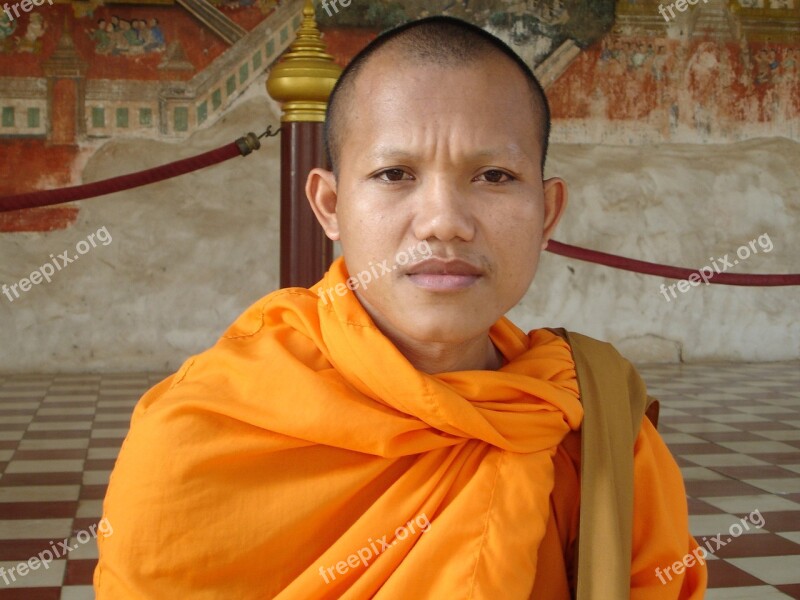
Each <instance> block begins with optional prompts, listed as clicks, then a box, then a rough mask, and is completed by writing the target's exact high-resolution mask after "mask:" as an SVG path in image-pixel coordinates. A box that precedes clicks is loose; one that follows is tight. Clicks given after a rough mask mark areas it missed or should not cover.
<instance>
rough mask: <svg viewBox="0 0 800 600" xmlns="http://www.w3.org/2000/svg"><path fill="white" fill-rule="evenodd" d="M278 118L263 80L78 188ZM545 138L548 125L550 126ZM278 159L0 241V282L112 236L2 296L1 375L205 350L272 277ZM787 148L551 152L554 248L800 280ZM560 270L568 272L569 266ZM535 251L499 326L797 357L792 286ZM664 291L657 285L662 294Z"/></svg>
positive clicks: (791, 149) (681, 351) (639, 347)
mask: <svg viewBox="0 0 800 600" xmlns="http://www.w3.org/2000/svg"><path fill="white" fill-rule="evenodd" d="M278 119H279V113H278V110H277V108H276V106H275V105H274V103H272V102H271V101H270V100H269V99H268V98H267V97H266V92H265V91H264V87H263V84H262V83H261V82H259V83H257V84H256V85H255V86H254V87H253V88H252V89H251V92H250V93H248V94H247V95H246V97H244V98H242V99H241V100H240V101H238V102H237V103H236V104H235V105H234V106H233V107H232V108H231V109H230V110H229V112H228V113H227V114H226V116H225V117H224V118H223V119H222V120H220V121H219V122H217V123H216V124H215V125H214V126H213V128H211V129H208V130H204V131H201V132H198V133H196V134H195V135H193V136H192V138H191V139H190V140H189V141H188V142H186V143H184V144H179V145H172V144H167V143H163V142H155V141H146V140H128V141H110V142H109V143H107V144H106V145H105V146H103V147H102V148H101V149H100V150H99V151H98V152H97V153H96V154H95V155H94V156H93V157H92V158H91V159H90V160H89V162H88V164H87V167H86V169H85V171H84V181H85V182H86V181H96V180H99V179H103V178H106V177H111V176H114V175H118V174H120V173H124V172H131V171H133V170H138V169H144V168H147V167H152V166H156V165H160V164H163V163H166V162H169V161H172V160H176V159H179V158H183V157H186V156H190V155H194V154H197V153H200V152H203V151H206V150H209V149H212V148H216V147H218V146H220V145H222V144H225V143H227V142H230V141H232V140H234V139H236V138H237V137H239V136H240V135H242V134H244V133H246V132H247V131H251V130H252V131H256V132H258V133H260V132H261V131H262V130H263V129H265V126H266V124H268V123H277V122H278ZM556 126H557V125H556ZM278 160H279V148H278V142H277V141H276V140H273V141H270V142H267V143H266V144H265V146H264V147H263V148H262V149H261V150H260V151H258V152H256V153H254V154H253V155H251V156H249V157H247V158H235V159H232V160H231V161H229V162H227V163H225V164H223V165H219V166H216V167H213V168H210V169H207V170H205V171H201V172H197V173H194V174H190V175H186V176H183V177H181V178H178V179H173V180H170V181H166V182H163V183H159V184H155V185H152V186H149V187H146V188H140V189H138V190H133V191H130V192H125V193H119V194H116V195H114V196H109V197H105V198H100V199H94V200H91V201H85V202H83V203H82V205H81V207H82V208H81V211H80V215H79V218H78V222H77V223H76V224H75V225H74V226H72V227H70V228H68V229H66V230H60V231H54V232H51V233H46V234H42V233H4V234H2V235H0V282H5V283H7V284H10V283H14V282H17V281H19V280H20V279H21V278H23V277H27V276H28V275H29V274H30V273H31V272H32V271H33V270H35V269H37V268H38V267H39V266H40V265H42V264H44V263H45V262H48V261H49V260H50V259H49V255H50V254H51V253H52V254H54V255H56V254H60V253H61V252H63V251H64V250H67V249H70V253H71V254H74V251H72V250H73V249H74V248H75V244H76V243H77V242H79V241H80V240H83V239H86V237H87V236H88V235H89V234H91V233H95V232H96V231H97V230H98V229H99V228H101V227H106V229H107V231H108V232H109V233H110V235H111V237H112V241H111V243H109V244H108V245H107V246H103V245H98V247H97V248H94V249H92V250H91V251H89V252H88V253H87V254H85V255H84V256H82V257H81V258H80V260H78V261H77V262H75V263H73V264H70V265H68V266H67V267H65V268H64V270H62V271H59V272H57V273H56V274H55V275H54V276H53V279H52V282H51V283H49V284H44V283H43V284H40V285H38V286H36V287H34V288H33V289H31V290H30V291H29V292H27V293H25V294H23V295H22V297H21V298H19V299H17V300H15V301H14V302H9V301H8V300H7V298H6V297H5V296H2V295H0V340H1V341H2V343H1V344H0V371H3V372H29V371H48V372H49V371H86V370H92V371H135V370H145V369H159V370H160V369H174V368H176V367H177V366H178V365H179V364H180V363H181V362H182V361H183V360H184V359H185V358H186V357H187V356H188V355H190V354H192V353H195V352H198V351H201V350H203V349H204V348H206V347H208V346H209V345H210V344H212V343H213V342H214V341H215V340H216V339H217V338H218V336H219V335H220V334H221V333H222V331H223V330H224V329H225V328H226V327H227V326H228V325H229V324H230V323H231V321H233V320H234V319H235V318H236V316H237V315H238V314H239V313H240V312H241V311H242V310H244V309H245V308H246V307H247V306H249V305H250V304H251V303H253V302H254V301H256V300H257V299H258V298H260V297H261V296H263V295H265V294H267V293H269V292H270V291H272V290H274V289H275V288H276V286H277V281H278V250H279V244H278V235H279V221H278V218H279V214H278V205H279V179H278V169H279V165H278ZM798 164H800V144H798V143H796V142H791V141H789V140H784V139H769V140H755V141H749V142H743V143H737V144H730V145H724V146H712V145H680V146H679V145H672V146H660V147H659V146H649V147H622V146H607V145H606V146H599V145H584V146H581V145H555V146H554V147H553V148H552V154H551V159H550V162H549V171H550V173H551V174H553V175H555V174H558V175H559V176H562V177H564V178H565V179H567V181H568V182H569V184H570V186H571V190H572V193H571V201H570V207H569V210H568V213H567V215H566V217H565V218H564V220H563V221H562V224H561V226H560V230H559V232H558V235H557V239H559V240H560V241H563V242H566V243H572V244H576V245H580V246H586V247H589V248H593V249H597V250H602V251H606V252H613V253H619V254H622V255H625V256H630V257H633V258H639V259H643V260H650V261H653V262H661V263H667V264H674V265H679V266H687V267H700V266H703V265H706V264H709V260H708V259H709V257H714V258H716V257H721V256H723V255H724V254H726V253H728V254H731V255H732V254H734V253H735V252H736V249H737V248H738V247H739V246H741V245H746V244H747V243H748V242H749V241H750V240H752V239H754V238H757V237H758V236H759V235H762V234H764V233H766V234H768V235H769V237H770V239H771V241H772V242H773V245H774V247H773V249H772V251H771V252H769V253H766V252H764V251H762V250H759V253H758V254H756V255H754V256H752V257H750V258H748V259H747V260H746V261H744V262H743V263H742V264H740V265H737V266H736V267H735V269H734V270H732V271H731V272H737V273H744V272H759V273H788V272H800V260H798V259H800V251H799V250H798V247H800V234H799V233H798V230H799V229H800V228H798V217H799V216H800V194H799V193H798V191H800V175H799V174H798ZM570 269H572V270H574V272H572V271H571V270H570ZM662 282H664V280H662V279H660V278H656V277H648V276H642V275H635V274H631V273H626V272H622V271H616V270H612V269H608V268H606V267H600V266H594V265H589V264H586V263H581V262H577V261H573V260H567V259H564V258H561V257H557V256H554V255H550V254H548V255H546V257H545V258H544V259H543V264H542V265H541V268H540V272H539V274H538V276H537V279H536V281H535V282H534V285H533V286H532V288H531V290H530V292H529V294H528V295H527V296H526V298H525V299H524V301H523V302H522V303H521V305H520V306H519V307H517V308H516V309H514V311H512V313H511V316H512V318H513V319H514V320H515V321H516V322H518V323H519V324H520V325H521V326H524V327H526V328H532V327H538V326H565V327H567V328H570V329H573V330H577V331H581V332H583V333H586V334H589V335H593V336H595V337H600V338H603V339H607V340H609V341H612V342H615V343H617V344H618V345H619V346H620V348H621V349H622V350H623V351H624V352H625V353H627V354H628V355H629V356H630V357H631V358H633V359H634V360H635V361H639V362H644V361H652V360H657V361H677V360H684V361H705V360H744V361H771V360H785V359H793V358H795V359H796V358H797V357H798V356H800V324H799V323H798V318H797V317H798V315H799V314H800V310H799V309H800V293H799V292H800V290H798V288H767V289H747V288H740V287H730V286H715V285H712V286H708V287H706V286H701V287H698V288H692V289H691V290H690V291H689V292H687V293H685V294H678V296H679V297H678V298H677V299H674V300H672V301H670V302H667V301H666V300H665V299H664V296H662V295H661V294H660V293H659V286H660V284H661V283H662ZM666 283H673V282H666Z"/></svg>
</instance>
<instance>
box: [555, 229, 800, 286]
mask: <svg viewBox="0 0 800 600" xmlns="http://www.w3.org/2000/svg"><path fill="white" fill-rule="evenodd" d="M547 250H548V251H550V252H552V253H553V254H558V255H559V256H565V257H567V258H575V259H577V260H583V261H586V262H591V263H596V264H598V265H605V266H607V267H613V268H615V269H622V270H624V271H632V272H634V273H642V274H644V275H656V276H658V277H666V278H668V279H688V278H689V276H690V275H692V274H696V275H698V276H700V277H701V278H703V277H702V274H701V273H700V270H698V269H686V268H684V267H670V266H668V265H659V264H656V263H651V262H646V261H644V260H636V259H633V258H626V257H624V256H617V255H615V254H606V253H605V252H597V251H596V250H587V249H586V248H578V247H577V246H570V245H569V244H562V243H561V242H556V241H555V240H550V242H549V243H548V244H547ZM709 270H710V267H709ZM703 279H704V281H705V280H707V281H708V282H709V283H720V284H723V285H748V286H759V287H762V286H763V287H772V286H780V285H800V275H793V274H792V275H751V274H746V273H716V272H712V274H709V275H707V277H706V278H703Z"/></svg>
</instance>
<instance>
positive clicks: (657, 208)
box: [512, 138, 800, 362]
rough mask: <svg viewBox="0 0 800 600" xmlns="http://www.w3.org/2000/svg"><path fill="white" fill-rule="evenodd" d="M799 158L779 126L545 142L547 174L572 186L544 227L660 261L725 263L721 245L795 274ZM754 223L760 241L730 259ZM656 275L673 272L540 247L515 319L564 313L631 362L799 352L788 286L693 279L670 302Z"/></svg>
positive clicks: (750, 263) (528, 322)
mask: <svg viewBox="0 0 800 600" xmlns="http://www.w3.org/2000/svg"><path fill="white" fill-rule="evenodd" d="M798 164H800V143H797V142H794V141H790V140H786V139H780V138H775V139H762V140H752V141H748V142H741V143H736V144H725V145H662V146H649V147H635V146H634V147H632V146H607V145H560V144H559V145H555V146H554V147H553V149H552V154H551V159H550V163H549V168H548V172H549V175H551V176H556V175H558V176H561V177H563V178H564V179H565V180H567V182H568V183H569V184H570V190H571V194H570V196H571V197H570V201H569V207H568V210H567V213H566V215H565V217H564V218H563V220H562V222H561V224H560V225H559V230H558V233H557V235H556V236H555V237H556V239H558V240H559V241H562V242H564V243H568V244H573V245H577V246H582V247H587V248H592V249H595V250H600V251H603V252H609V253H612V254H619V255H623V256H629V257H632V258H638V259H641V260H646V261H650V262H656V263H662V264H670V265H677V266H684V267H691V268H700V267H703V266H706V265H708V266H711V267H712V268H713V263H714V262H716V263H717V266H718V267H719V269H720V270H722V269H725V268H726V267H724V264H723V262H722V261H719V260H718V259H719V258H722V257H725V255H726V254H727V255H728V261H729V262H730V263H731V264H732V267H730V268H727V272H729V273H797V272H798V271H800V250H799V249H798V248H800V172H798ZM763 234H766V235H767V237H765V238H762V240H761V243H759V242H758V241H756V242H755V244H754V247H755V248H756V249H757V250H758V253H754V252H752V250H751V256H749V257H748V258H746V259H745V260H740V262H739V264H738V265H734V264H733V261H734V260H738V259H737V256H736V252H737V249H738V248H739V247H740V246H742V245H744V246H748V243H749V242H750V241H751V240H756V239H757V238H758V237H759V236H762V235H763ZM770 242H771V244H770ZM762 246H763V247H762ZM770 246H772V248H771V249H769V248H770ZM767 250H769V251H767ZM742 255H743V256H744V255H747V252H746V251H742ZM710 259H713V261H712V260H710ZM711 280H712V281H713V278H712V279H711ZM662 283H664V284H667V285H669V284H674V283H675V282H674V281H672V280H665V279H662V278H659V277H652V276H646V275H638V274H634V273H628V272H625V271H619V270H616V269H609V268H607V267H602V266H597V265H592V264H589V263H585V262H580V261H575V260H571V259H565V258H562V257H560V256H556V255H553V254H550V253H547V254H546V255H545V258H544V259H543V264H542V265H541V267H540V271H539V273H538V274H537V277H536V279H535V281H534V284H533V286H532V288H531V290H530V291H529V293H528V295H527V297H526V298H525V300H524V301H523V302H522V304H521V305H520V306H519V307H517V308H516V309H515V310H514V311H513V312H512V318H513V319H514V320H515V321H516V322H518V323H520V324H522V325H524V326H526V327H528V328H533V327H541V326H565V327H567V328H570V329H574V330H577V331H581V332H583V333H586V334H588V335H592V336H595V337H599V338H601V339H606V340H609V341H612V342H614V343H615V344H617V345H618V347H619V348H620V349H621V350H622V351H623V352H624V353H626V354H627V355H628V356H630V357H631V358H632V359H634V360H637V361H639V362H645V361H678V360H683V361H687V362H692V361H701V360H752V361H771V360H785V359H792V358H795V359H796V358H797V357H798V356H800V321H799V320H798V316H799V315H800V293H799V292H798V288H797V287H782V288H781V287H773V288H745V287H738V286H727V285H714V284H712V285H709V286H706V285H705V284H702V283H701V284H700V286H698V287H691V288H690V289H689V291H688V292H686V293H681V292H679V291H678V290H677V288H675V290H674V291H675V295H677V298H673V297H672V294H670V293H669V291H667V292H666V293H667V295H668V296H669V298H670V299H669V301H668V300H667V299H666V298H665V296H664V295H663V294H662V293H661V291H660V286H661V284H662Z"/></svg>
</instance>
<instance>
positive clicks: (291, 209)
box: [267, 0, 342, 288]
mask: <svg viewBox="0 0 800 600" xmlns="http://www.w3.org/2000/svg"><path fill="white" fill-rule="evenodd" d="M325 50H326V47H325V44H324V42H323V41H322V39H321V36H320V31H319V29H318V28H317V22H316V19H315V18H314V4H313V2H312V0H306V3H305V7H304V8H303V22H302V24H301V26H300V30H299V31H298V33H297V39H295V41H294V43H292V45H291V46H290V47H289V52H288V53H287V54H286V56H284V58H283V59H282V60H281V61H280V62H279V63H278V64H277V65H276V66H275V67H273V69H272V71H271V72H270V75H269V78H268V79H267V92H268V93H269V95H270V96H271V97H272V98H274V99H275V100H277V101H278V102H280V103H281V105H282V108H283V115H282V117H281V123H282V124H281V274H280V286H281V287H282V288H283V287H311V286H312V285H313V284H315V283H316V282H317V281H319V279H320V278H321V277H322V275H323V274H324V273H325V271H326V270H327V269H328V267H329V266H330V264H331V262H332V261H333V243H332V242H331V241H330V240H329V239H328V238H327V237H326V236H325V232H324V231H323V230H322V227H320V225H319V223H317V219H316V217H315V216H314V213H313V211H312V210H311V207H310V206H309V204H308V199H307V198H306V193H305V185H306V179H307V178H308V173H309V172H310V171H311V169H313V168H315V167H327V166H328V165H327V163H326V160H325V153H324V148H323V139H322V128H323V124H324V122H325V112H326V110H327V106H328V98H329V96H330V94H331V91H332V90H333V86H334V85H335V84H336V80H337V79H338V78H339V75H341V72H342V69H341V67H339V66H338V65H337V64H336V63H334V62H333V57H332V56H331V55H329V54H328V53H327V52H326V51H325Z"/></svg>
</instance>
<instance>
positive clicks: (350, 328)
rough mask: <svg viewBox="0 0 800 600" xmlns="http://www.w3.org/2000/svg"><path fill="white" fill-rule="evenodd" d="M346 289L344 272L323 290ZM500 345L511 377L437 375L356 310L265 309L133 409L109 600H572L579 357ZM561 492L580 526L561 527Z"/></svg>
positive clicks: (521, 340) (295, 296) (338, 304)
mask: <svg viewBox="0 0 800 600" xmlns="http://www.w3.org/2000/svg"><path fill="white" fill-rule="evenodd" d="M347 277H348V274H347V271H346V267H345V265H344V262H343V261H342V260H341V259H339V260H337V261H336V262H335V263H334V264H333V265H332V267H331V269H330V270H329V272H328V273H327V274H326V276H325V277H324V278H323V280H322V281H321V282H320V284H319V287H322V288H323V289H335V288H336V285H337V284H342V283H344V282H345V281H346V280H347ZM313 289H317V286H315V287H314V288H313ZM490 336H491V339H492V341H493V342H494V344H495V345H496V347H497V348H498V349H499V350H500V351H501V353H502V354H503V356H504V357H505V359H506V364H505V365H504V366H503V367H502V368H501V369H499V370H497V371H461V372H452V373H440V374H437V375H427V374H425V373H422V372H419V371H417V370H416V369H414V367H413V366H412V365H411V364H410V363H409V362H408V361H407V360H406V359H405V357H404V356H403V355H402V354H401V353H400V352H399V351H398V350H397V349H396V348H395V347H394V346H393V345H392V343H391V342H390V341H389V340H388V339H387V338H385V337H384V336H383V334H382V333H381V332H380V331H379V330H378V329H377V328H376V327H375V325H374V324H373V323H372V322H371V320H370V319H369V317H368V315H367V314H366V312H365V311H364V309H363V308H362V306H361V305H360V303H359V302H358V300H357V298H356V296H355V294H353V293H352V292H348V293H346V294H345V295H344V296H335V297H332V298H330V297H329V299H328V300H325V301H323V300H320V298H319V297H318V296H317V295H316V294H314V293H313V292H312V291H310V290H304V289H299V288H291V289H284V290H279V291H277V292H275V293H273V294H270V295H269V296H267V297H266V298H264V299H262V300H261V301H260V302H258V303H257V304H255V305H254V306H252V307H251V308H250V309H248V310H247V311H246V312H245V313H244V314H243V315H242V316H241V317H239V319H237V321H236V322H235V323H234V324H233V325H232V326H231V327H230V328H229V330H228V331H227V332H226V333H225V335H224V336H223V337H222V338H221V339H220V341H219V342H218V343H217V344H216V345H215V346H214V347H213V348H211V349H210V350H208V351H206V352H204V353H202V354H200V355H198V356H195V357H193V358H191V359H189V360H188V361H186V363H185V364H184V365H183V366H182V367H181V369H180V370H179V371H178V372H177V373H176V374H175V375H173V376H171V377H169V378H167V379H166V380H165V381H163V382H161V383H160V384H158V385H157V386H155V387H154V388H153V389H152V390H150V391H149V392H148V393H147V394H145V396H144V397H143V398H142V399H141V401H140V402H139V403H138V404H137V406H136V409H135V410H134V414H133V417H132V421H131V429H130V432H129V433H128V436H127V437H126V439H125V442H124V443H123V446H122V449H121V451H120V454H119V457H118V459H117V463H116V465H115V467H114V471H113V473H112V475H111V479H110V482H109V488H108V492H107V495H106V499H105V502H104V513H103V516H104V517H105V518H106V519H108V522H109V523H110V524H111V526H112V527H113V529H114V533H113V534H112V535H110V536H108V537H105V538H103V537H101V538H99V539H98V544H99V548H100V559H99V564H98V567H97V569H96V571H95V579H94V583H95V589H96V592H97V597H98V599H99V600H105V599H112V598H113V599H115V600H119V599H127V598H166V597H178V598H192V599H198V600H202V599H221V598H237V599H246V598H254V599H255V598H259V599H261V598H273V597H275V598H281V599H294V598H297V599H311V598H340V597H341V598H370V597H373V596H375V597H376V598H386V599H392V598H412V597H413V598H490V597H493V598H507V599H514V598H520V599H524V598H529V597H531V593H532V590H534V584H536V586H537V589H542V590H551V591H549V592H548V596H547V597H552V598H557V599H558V598H562V597H563V598H567V597H568V592H567V590H566V588H565V584H566V581H565V576H567V575H566V573H567V572H568V571H570V570H571V569H572V567H571V566H570V565H568V564H566V563H565V561H564V560H562V559H561V558H560V555H561V554H564V555H568V552H566V550H565V545H569V544H572V543H574V537H575V535H574V534H575V531H574V521H575V519H574V518H572V519H568V518H567V516H566V515H568V514H569V513H570V510H572V509H574V508H576V507H575V503H574V489H575V488H576V487H577V486H576V481H575V483H574V484H573V489H571V488H570V487H569V486H566V487H564V486H561V487H560V488H559V489H554V488H555V485H554V484H555V479H556V467H555V466H554V465H560V467H559V473H564V474H565V475H567V476H568V477H571V478H572V479H573V480H575V478H576V475H575V473H576V464H578V463H579V461H580V458H579V453H580V450H579V447H580V446H579V443H578V444H577V445H576V444H575V440H578V441H579V437H578V434H577V433H576V432H577V431H578V430H579V427H580V424H581V419H582V416H583V411H582V407H581V404H580V402H579V398H578V386H577V381H576V376H575V366H574V363H573V361H572V358H571V354H570V348H569V346H568V345H567V343H566V342H565V341H564V340H562V339H561V338H559V337H558V336H556V335H554V334H553V333H551V332H549V331H547V330H536V331H533V332H531V333H530V334H528V335H526V334H524V333H523V332H522V331H520V330H519V329H518V328H516V327H515V326H514V325H512V324H511V323H510V322H509V321H508V320H507V319H501V320H499V321H498V322H497V323H496V324H495V325H494V326H493V327H492V329H491V331H490ZM650 435H655V436H656V437H657V434H655V433H654V432H652V433H651V434H650ZM569 440H572V442H570V441H569ZM570 443H571V444H572V446H571V448H572V451H571V452H570V451H569V448H570ZM667 456H668V453H667ZM673 464H674V463H673ZM559 490H560V491H559ZM565 493H566V495H567V496H569V495H571V496H572V509H569V510H564V511H561V512H559V511H558V510H551V509H552V507H553V502H554V501H555V500H554V499H557V498H558V497H559V494H560V495H561V496H563V497H562V499H561V501H560V502H561V504H562V505H566V504H568V503H569V502H570V498H567V497H566V496H565ZM551 494H552V497H551ZM684 504H685V500H684ZM559 510H560V509H559ZM678 512H680V510H679V509H678ZM562 513H563V514H562ZM573 516H574V515H573ZM683 531H684V534H685V536H688V533H687V532H686V529H684V530H683ZM634 544H636V540H634ZM688 545H689V544H688V542H687V541H686V539H685V537H684V540H683V548H680V547H678V548H677V551H678V552H680V553H681V555H682V553H684V552H686V551H688ZM668 546H669V545H668ZM542 548H548V549H550V550H556V552H557V553H559V556H558V557H554V556H552V554H553V552H547V553H543V552H542ZM665 557H666V559H667V560H674V559H677V558H679V557H680V556H675V553H672V554H670V552H667V553H666V554H665ZM660 560H661V559H660ZM634 563H635V560H634ZM668 564H670V563H669V562H666V563H664V566H666V565H668ZM542 565H544V567H542ZM541 568H546V569H549V568H553V569H555V570H557V571H560V573H561V574H562V575H561V576H560V577H559V578H558V579H559V581H558V582H555V583H552V585H551V584H550V583H548V581H547V575H548V574H547V572H544V573H542V574H541V576H539V575H540V573H539V570H540V569H541ZM635 576H636V574H635V573H634V575H633V577H635ZM676 577H677V576H676ZM562 580H564V581H562ZM682 580H683V577H677V588H676V584H672V585H671V586H665V587H664V588H663V590H664V595H648V596H642V598H645V597H647V598H676V597H678V596H677V595H676V594H675V593H671V595H667V594H666V590H667V587H669V588H670V589H673V590H675V589H680V586H681V585H683V588H684V590H689V589H690V588H691V587H692V586H691V585H689V586H688V587H687V584H686V582H685V581H684V582H683V584H681V581H682ZM656 583H658V582H657V580H656ZM646 584H647V586H649V585H650V582H646ZM659 585H660V584H659ZM652 589H654V590H655V589H658V588H652ZM556 590H558V591H556ZM551 593H552V594H558V595H550V594H551ZM682 593H683V592H682ZM563 594H567V595H563ZM540 597H544V596H540ZM680 597H681V598H684V597H685V598H689V597H690V595H689V592H686V593H683V595H681V596H680ZM697 597H698V598H699V597H700V596H697Z"/></svg>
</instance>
